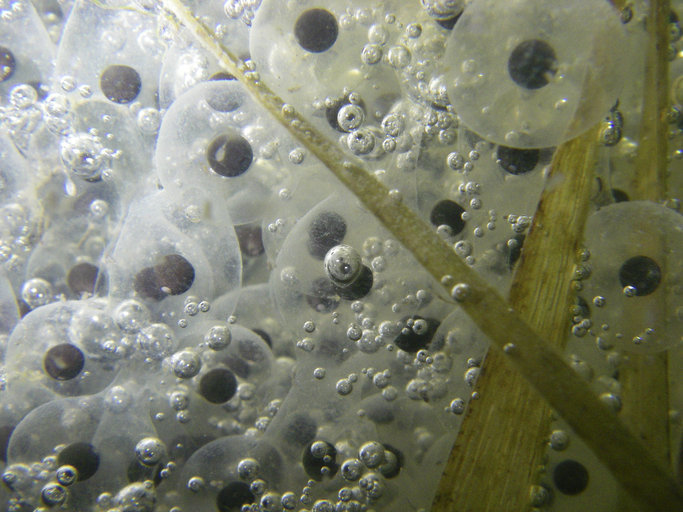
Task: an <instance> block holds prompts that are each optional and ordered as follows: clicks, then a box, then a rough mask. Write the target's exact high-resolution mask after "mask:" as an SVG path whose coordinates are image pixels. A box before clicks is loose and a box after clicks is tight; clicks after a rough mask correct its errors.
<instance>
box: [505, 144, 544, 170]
mask: <svg viewBox="0 0 683 512" xmlns="http://www.w3.org/2000/svg"><path fill="white" fill-rule="evenodd" d="M539 158H540V151H539V150H538V149H517V148H509V147H507V146H498V150H497V151H496V159H497V162H498V165H500V166H501V167H502V168H503V169H504V170H505V171H506V172H509V173H510V174H526V173H527V172H529V171H533V170H534V168H535V167H536V165H537V164H538V160H539Z"/></svg>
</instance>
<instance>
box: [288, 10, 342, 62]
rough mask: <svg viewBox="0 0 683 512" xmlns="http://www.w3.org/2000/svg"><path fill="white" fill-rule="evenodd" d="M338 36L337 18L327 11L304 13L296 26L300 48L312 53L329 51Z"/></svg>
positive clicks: (295, 32) (308, 11)
mask: <svg viewBox="0 0 683 512" xmlns="http://www.w3.org/2000/svg"><path fill="white" fill-rule="evenodd" d="M338 35H339V27H338V26H337V18H335V17H334V14H332V13H331V12H330V11H327V10H325V9H320V8H316V9H309V10H307V11H304V12H303V13H302V14H301V15H300V16H299V18H298V19H297V20H296V24H295V25H294V36H295V37H296V40H297V42H298V43H299V46H301V47H302V48H303V49H304V50H306V51H309V52H311V53H321V52H324V51H326V50H329V49H330V48H331V47H332V45H333V44H334V42H335V41H336V40H337V36H338Z"/></svg>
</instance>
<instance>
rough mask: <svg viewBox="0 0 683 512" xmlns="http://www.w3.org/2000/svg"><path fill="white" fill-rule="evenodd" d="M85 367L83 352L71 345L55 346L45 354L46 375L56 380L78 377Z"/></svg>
mask: <svg viewBox="0 0 683 512" xmlns="http://www.w3.org/2000/svg"><path fill="white" fill-rule="evenodd" d="M84 365H85V357H84V356H83V352H81V349H79V348H78V347H77V346H75V345H72V344H71V343H62V344H61V345H55V346H54V347H52V348H50V349H49V350H48V351H47V352H45V357H44V358H43V367H44V368H45V373H47V374H48V375H49V376H50V377H52V378H53V379H55V380H70V379H73V378H75V377H76V376H78V374H79V373H81V370H82V369H83V366H84Z"/></svg>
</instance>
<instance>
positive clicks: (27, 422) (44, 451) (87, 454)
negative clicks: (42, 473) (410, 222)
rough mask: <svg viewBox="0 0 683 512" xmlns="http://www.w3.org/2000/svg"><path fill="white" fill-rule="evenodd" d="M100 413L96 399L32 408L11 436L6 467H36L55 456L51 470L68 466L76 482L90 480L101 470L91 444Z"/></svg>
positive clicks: (101, 411)
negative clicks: (45, 459)
mask: <svg viewBox="0 0 683 512" xmlns="http://www.w3.org/2000/svg"><path fill="white" fill-rule="evenodd" d="M102 413H103V408H102V401H101V400H100V399H99V398H98V397H85V398H80V399H74V398H66V399H61V400H56V401H53V402H50V403H47V404H44V405H41V406H40V407H37V408H35V409H34V410H32V411H31V412H30V413H29V414H28V415H26V417H24V418H23V419H22V420H21V421H20V422H19V424H18V425H17V426H16V428H15V429H14V432H13V433H12V436H11V438H10V441H9V446H8V448H7V460H8V463H9V464H16V463H27V464H31V463H38V462H39V461H42V460H43V459H44V458H45V457H47V456H56V459H57V460H56V464H55V467H54V469H57V468H60V467H62V466H71V467H72V468H74V469H75V473H76V479H77V481H78V482H84V481H87V480H90V479H91V478H92V477H93V476H94V475H96V474H97V472H98V470H100V471H101V469H102V467H101V465H100V453H99V451H98V450H97V448H96V447H94V446H93V445H92V444H91V443H92V438H93V436H94V434H95V431H96V429H97V427H98V425H99V422H100V420H101V418H102ZM81 488H82V486H81ZM74 498H75V496H74ZM76 499H77V498H76ZM78 501H80V500H78Z"/></svg>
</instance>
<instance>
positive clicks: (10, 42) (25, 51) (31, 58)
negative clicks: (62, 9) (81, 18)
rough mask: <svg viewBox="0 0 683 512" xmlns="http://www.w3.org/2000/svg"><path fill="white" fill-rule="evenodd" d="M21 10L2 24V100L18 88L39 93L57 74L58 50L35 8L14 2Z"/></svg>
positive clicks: (0, 32) (0, 85) (0, 47)
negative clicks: (55, 73)
mask: <svg viewBox="0 0 683 512" xmlns="http://www.w3.org/2000/svg"><path fill="white" fill-rule="evenodd" d="M13 3H14V4H15V5H17V6H19V7H20V11H19V10H17V11H15V14H13V15H11V16H2V21H0V97H2V98H3V100H2V102H3V103H4V102H5V98H7V97H8V92H9V91H10V90H12V88H14V87H15V86H16V85H18V84H32V85H33V86H34V87H35V88H36V89H38V88H40V86H41V85H42V84H46V83H47V80H48V79H49V77H50V76H51V75H52V71H53V63H52V61H53V59H54V56H55V47H54V44H53V43H52V41H51V40H50V38H49V36H48V34H47V31H46V30H45V27H44V25H43V23H42V22H41V21H40V18H39V17H38V15H37V13H36V11H35V9H34V7H33V5H32V3H31V2H29V1H27V0H21V1H17V2H13Z"/></svg>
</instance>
